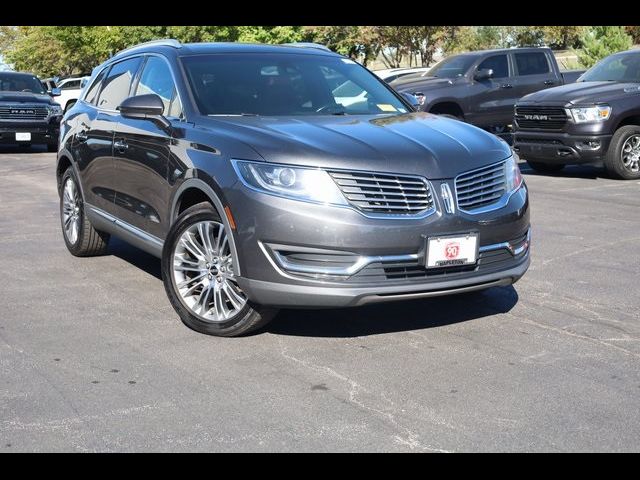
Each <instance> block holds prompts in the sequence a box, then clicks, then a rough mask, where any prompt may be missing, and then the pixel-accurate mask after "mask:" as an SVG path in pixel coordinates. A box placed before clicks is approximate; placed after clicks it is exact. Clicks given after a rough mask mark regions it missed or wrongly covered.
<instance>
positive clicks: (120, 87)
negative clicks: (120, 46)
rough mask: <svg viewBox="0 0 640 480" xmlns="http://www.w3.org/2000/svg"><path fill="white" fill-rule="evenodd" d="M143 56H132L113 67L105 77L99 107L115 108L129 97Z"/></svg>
mask: <svg viewBox="0 0 640 480" xmlns="http://www.w3.org/2000/svg"><path fill="white" fill-rule="evenodd" d="M141 61H142V57H135V58H130V59H128V60H123V61H122V62H118V63H116V64H114V65H113V66H112V67H111V70H109V74H108V75H107V77H106V78H105V79H104V81H103V82H102V83H103V86H102V90H101V91H100V98H99V100H98V107H100V108H103V109H105V110H115V109H116V107H117V106H118V105H120V104H121V103H122V101H123V100H125V99H126V98H127V97H129V91H130V89H131V82H132V81H133V79H134V77H135V76H136V72H137V71H138V68H139V67H140V63H141Z"/></svg>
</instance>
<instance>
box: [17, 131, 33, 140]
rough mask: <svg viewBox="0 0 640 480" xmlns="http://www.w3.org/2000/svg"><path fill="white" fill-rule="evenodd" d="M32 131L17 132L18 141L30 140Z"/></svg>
mask: <svg viewBox="0 0 640 480" xmlns="http://www.w3.org/2000/svg"><path fill="white" fill-rule="evenodd" d="M30 141H31V132H16V142H30Z"/></svg>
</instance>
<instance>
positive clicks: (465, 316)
mask: <svg viewBox="0 0 640 480" xmlns="http://www.w3.org/2000/svg"><path fill="white" fill-rule="evenodd" d="M517 303H518V293H517V292H516V290H515V288H514V287H513V286H509V287H494V288H491V289H488V290H484V291H480V292H473V293H467V294H460V295H450V296H446V297H435V298H430V299H423V300H412V301H406V302H403V301H400V302H390V303H382V304H373V305H367V306H364V307H357V308H343V309H331V310H328V309H325V310H282V311H281V312H280V313H279V314H278V315H277V316H276V317H275V318H274V319H273V321H272V322H271V323H270V324H268V325H267V326H266V327H265V329H264V330H265V331H267V332H270V333H275V334H278V335H291V336H300V337H337V338H344V337H363V336H367V335H378V334H383V333H392V332H401V331H411V330H423V329H427V328H435V327H441V326H444V325H451V324H455V323H460V322H466V321H469V320H477V319H481V318H483V317H488V316H491V315H495V314H496V313H506V312H508V311H510V310H511V309H512V308H513V307H514V306H515V305H516V304H517ZM256 333H258V334H259V332H256Z"/></svg>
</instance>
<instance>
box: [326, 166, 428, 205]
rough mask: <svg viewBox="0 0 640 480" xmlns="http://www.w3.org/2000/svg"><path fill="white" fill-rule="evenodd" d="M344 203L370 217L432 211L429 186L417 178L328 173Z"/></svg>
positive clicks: (362, 173)
mask: <svg viewBox="0 0 640 480" xmlns="http://www.w3.org/2000/svg"><path fill="white" fill-rule="evenodd" d="M329 174H330V175H331V177H332V178H333V180H334V181H335V182H336V184H337V185H338V187H339V188H340V190H341V191H342V193H343V194H344V196H345V197H346V199H347V200H348V201H349V203H350V204H351V205H353V206H354V207H356V208H357V209H358V210H360V211H363V212H368V213H374V214H383V215H384V214H396V215H398V214H399V215H418V214H421V213H424V212H425V211H427V210H430V209H433V208H434V204H433V198H432V196H431V188H430V187H429V184H428V183H427V182H426V181H425V180H423V179H422V178H420V177H413V176H405V175H390V174H382V173H367V172H345V171H329Z"/></svg>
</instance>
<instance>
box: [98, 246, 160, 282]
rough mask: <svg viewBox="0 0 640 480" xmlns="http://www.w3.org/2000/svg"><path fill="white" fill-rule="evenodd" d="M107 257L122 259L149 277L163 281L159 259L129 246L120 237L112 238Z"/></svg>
mask: <svg viewBox="0 0 640 480" xmlns="http://www.w3.org/2000/svg"><path fill="white" fill-rule="evenodd" d="M107 255H113V256H114V257H118V258H121V259H122V260H124V261H125V262H128V263H130V264H131V265H133V266H135V267H137V268H139V269H140V270H144V271H145V272H147V273H148V274H149V275H152V276H154V277H156V278H157V279H158V280H162V267H161V265H160V260H159V259H158V258H156V257H154V256H153V255H151V254H149V253H147V252H145V251H143V250H140V249H139V248H137V247H134V246H133V245H130V244H128V243H127V242H125V241H124V240H121V239H120V238H118V237H115V236H113V235H112V236H111V239H110V240H109V248H108V249H107Z"/></svg>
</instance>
